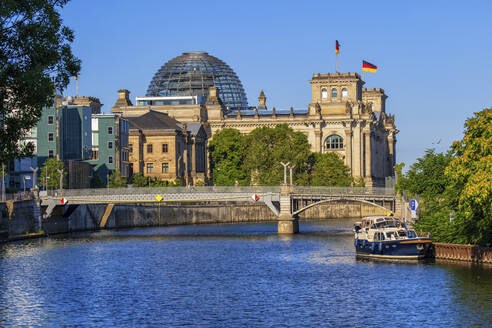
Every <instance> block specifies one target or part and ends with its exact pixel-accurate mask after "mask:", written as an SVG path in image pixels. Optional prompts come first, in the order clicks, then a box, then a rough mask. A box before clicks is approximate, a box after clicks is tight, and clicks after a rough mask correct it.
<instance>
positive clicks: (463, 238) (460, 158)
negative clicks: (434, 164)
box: [446, 108, 492, 245]
mask: <svg viewBox="0 0 492 328" xmlns="http://www.w3.org/2000/svg"><path fill="white" fill-rule="evenodd" d="M451 151H452V153H453V155H454V157H455V158H453V160H452V161H451V162H450V164H449V166H448V167H447V168H446V176H447V177H448V178H449V180H450V181H449V190H450V192H449V193H448V198H449V199H450V203H451V206H452V208H453V209H456V210H457V213H456V220H455V225H456V227H457V235H458V236H460V238H459V240H458V241H459V242H462V243H472V244H481V245H491V244H492V108H489V109H484V110H482V111H481V112H478V113H475V116H474V117H472V118H470V119H468V120H467V121H466V123H465V134H464V137H463V139H462V140H460V141H455V142H454V143H453V145H452V146H451ZM452 191H454V192H452Z"/></svg>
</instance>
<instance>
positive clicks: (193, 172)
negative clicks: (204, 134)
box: [191, 137, 196, 182]
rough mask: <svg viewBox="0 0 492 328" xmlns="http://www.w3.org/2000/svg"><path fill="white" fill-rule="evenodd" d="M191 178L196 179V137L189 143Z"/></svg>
mask: <svg viewBox="0 0 492 328" xmlns="http://www.w3.org/2000/svg"><path fill="white" fill-rule="evenodd" d="M191 176H192V177H193V179H196V137H195V138H193V139H192V141H191ZM194 182H196V181H194Z"/></svg>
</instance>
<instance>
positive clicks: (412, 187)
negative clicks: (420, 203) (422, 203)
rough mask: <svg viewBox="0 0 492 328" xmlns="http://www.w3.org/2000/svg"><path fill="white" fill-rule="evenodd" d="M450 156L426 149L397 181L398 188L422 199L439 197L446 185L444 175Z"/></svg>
mask: <svg viewBox="0 0 492 328" xmlns="http://www.w3.org/2000/svg"><path fill="white" fill-rule="evenodd" d="M451 159H452V156H451V154H450V153H448V154H442V153H436V152H435V150H434V149H427V150H426V151H425V154H424V156H423V157H422V158H418V159H417V162H415V163H414V164H412V165H411V166H410V169H409V170H408V172H407V173H406V174H405V175H404V176H402V177H401V178H400V180H399V183H400V186H401V187H402V188H403V189H404V190H406V191H407V192H410V193H411V194H413V195H415V194H418V195H420V196H422V197H424V198H433V197H436V196H437V195H441V194H442V193H443V192H444V190H445V188H446V185H447V180H448V179H447V177H446V176H445V175H444V171H445V169H446V167H447V166H448V165H449V162H450V161H451Z"/></svg>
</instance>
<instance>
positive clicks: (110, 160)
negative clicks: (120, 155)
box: [108, 156, 113, 164]
mask: <svg viewBox="0 0 492 328" xmlns="http://www.w3.org/2000/svg"><path fill="white" fill-rule="evenodd" d="M108 163H109V164H112V163H113V156H109V158H108Z"/></svg>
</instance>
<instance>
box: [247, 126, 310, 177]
mask: <svg viewBox="0 0 492 328" xmlns="http://www.w3.org/2000/svg"><path fill="white" fill-rule="evenodd" d="M245 145H246V148H245V151H246V152H245V158H244V163H243V167H244V169H245V170H246V172H249V173H250V174H251V184H258V185H265V186H275V185H279V184H280V183H281V182H283V172H284V169H283V166H282V164H280V162H283V163H287V162H289V163H290V164H291V165H295V167H294V172H293V173H294V180H295V183H296V184H297V183H298V182H299V181H306V177H305V174H306V172H307V170H308V159H309V157H310V154H311V151H310V149H311V146H310V145H309V142H308V140H307V137H306V135H305V134H304V133H302V132H298V131H294V130H293V129H292V128H289V127H288V126H287V124H279V125H277V126H275V127H274V128H269V127H261V128H256V129H254V130H253V131H252V132H251V133H250V134H249V135H247V136H246V142H245Z"/></svg>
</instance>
